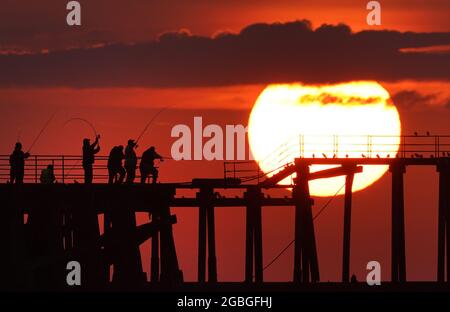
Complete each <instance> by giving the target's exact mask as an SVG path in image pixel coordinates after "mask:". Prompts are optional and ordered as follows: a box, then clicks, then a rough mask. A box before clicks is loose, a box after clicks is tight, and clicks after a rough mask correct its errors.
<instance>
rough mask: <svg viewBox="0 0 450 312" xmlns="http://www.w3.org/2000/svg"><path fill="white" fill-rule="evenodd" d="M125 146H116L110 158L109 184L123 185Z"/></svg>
mask: <svg viewBox="0 0 450 312" xmlns="http://www.w3.org/2000/svg"><path fill="white" fill-rule="evenodd" d="M123 159H124V155H123V146H122V145H118V146H114V147H113V148H112V149H111V152H109V157H108V175H109V179H108V183H110V184H111V183H122V182H123V179H124V177H125V169H123V167H122V160H123ZM117 175H119V177H117Z"/></svg>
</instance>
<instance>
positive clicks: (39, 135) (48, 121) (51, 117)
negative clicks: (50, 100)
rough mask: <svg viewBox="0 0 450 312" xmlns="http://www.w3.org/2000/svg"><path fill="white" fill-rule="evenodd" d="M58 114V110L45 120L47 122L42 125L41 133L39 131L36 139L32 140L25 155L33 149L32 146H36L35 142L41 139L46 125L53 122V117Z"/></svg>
mask: <svg viewBox="0 0 450 312" xmlns="http://www.w3.org/2000/svg"><path fill="white" fill-rule="evenodd" d="M57 112H58V110H55V112H54V113H53V114H52V115H51V116H50V118H49V119H48V120H47V122H46V123H45V124H44V126H43V127H42V129H41V131H39V133H38V135H37V136H36V138H35V139H34V141H33V143H31V145H30V147H29V148H28V150H27V153H29V152H30V151H31V149H32V148H33V147H34V145H35V144H36V142H37V141H38V140H39V138H40V137H41V135H42V134H43V133H44V131H45V129H47V127H48V125H49V124H50V122H51V121H52V120H53V118H54V117H55V115H56V113H57Z"/></svg>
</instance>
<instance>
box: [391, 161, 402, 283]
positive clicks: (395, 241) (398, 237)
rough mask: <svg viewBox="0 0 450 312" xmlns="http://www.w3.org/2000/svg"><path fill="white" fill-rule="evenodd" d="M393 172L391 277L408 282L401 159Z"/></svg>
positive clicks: (395, 163)
mask: <svg viewBox="0 0 450 312" xmlns="http://www.w3.org/2000/svg"><path fill="white" fill-rule="evenodd" d="M390 171H391V173H392V237H391V241H392V243H391V258H392V260H391V266H392V270H391V279H392V281H393V282H406V255H405V221H404V214H405V213H404V186H403V174H404V173H405V166H404V164H403V163H401V162H400V161H398V162H394V163H392V165H391V166H390Z"/></svg>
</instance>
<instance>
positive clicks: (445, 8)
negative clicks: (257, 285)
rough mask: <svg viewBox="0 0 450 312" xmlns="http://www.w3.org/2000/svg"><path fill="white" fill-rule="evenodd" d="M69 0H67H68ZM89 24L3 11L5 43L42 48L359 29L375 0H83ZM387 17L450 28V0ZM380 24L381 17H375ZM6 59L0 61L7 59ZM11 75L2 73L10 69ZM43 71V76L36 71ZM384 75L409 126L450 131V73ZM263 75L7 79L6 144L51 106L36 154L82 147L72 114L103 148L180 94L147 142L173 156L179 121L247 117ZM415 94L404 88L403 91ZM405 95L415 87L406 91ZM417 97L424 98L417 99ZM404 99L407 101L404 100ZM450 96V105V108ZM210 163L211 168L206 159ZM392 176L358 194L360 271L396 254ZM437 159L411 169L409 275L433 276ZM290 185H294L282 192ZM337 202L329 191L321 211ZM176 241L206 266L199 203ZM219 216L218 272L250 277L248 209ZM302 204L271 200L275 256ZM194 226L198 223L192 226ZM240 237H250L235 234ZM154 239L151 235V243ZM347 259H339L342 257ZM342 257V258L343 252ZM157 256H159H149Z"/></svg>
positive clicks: (217, 165) (171, 177) (61, 13)
mask: <svg viewBox="0 0 450 312" xmlns="http://www.w3.org/2000/svg"><path fill="white" fill-rule="evenodd" d="M63 2H64V1H63ZM80 2H81V3H82V6H83V26H82V27H81V28H72V29H71V28H68V27H66V26H65V25H64V24H61V22H62V21H63V22H64V21H65V14H66V11H65V7H64V6H61V5H60V4H61V3H60V2H58V3H57V2H56V1H52V0H41V1H32V2H30V1H25V0H17V1H7V2H6V3H2V4H1V10H0V51H2V50H8V51H9V50H16V51H41V50H54V49H68V48H73V47H86V46H92V45H96V44H98V43H105V42H107V43H108V42H109V43H110V42H136V41H139V42H141V41H148V40H155V39H156V38H157V36H158V35H159V34H161V33H164V32H167V31H176V30H179V29H188V30H189V31H190V32H191V33H193V34H199V35H204V36H213V35H214V34H217V33H218V32H223V31H231V32H234V33H237V32H239V31H240V30H241V29H242V28H244V27H246V26H248V25H249V24H252V23H256V22H265V23H272V22H287V21H293V20H301V19H309V20H311V21H312V23H313V25H314V28H315V27H318V26H320V24H322V23H330V24H337V23H341V22H342V23H346V24H348V25H349V26H350V27H351V28H352V29H353V30H354V31H359V30H361V29H368V28H369V27H368V26H367V25H366V24H365V18H366V14H367V11H366V10H365V4H366V3H367V1H358V0H346V1H330V0H315V1H304V0H292V1H291V0H289V1H282V0H278V1H269V0H248V1H238V0H227V1H209V0H197V1H172V0H171V1H127V2H126V3H127V4H126V5H125V4H124V2H123V1H113V0H97V1H80ZM381 3H382V14H383V15H382V22H383V25H382V26H381V27H374V28H373V29H377V30H378V29H394V30H400V31H416V32H445V31H450V19H449V18H448V16H450V14H449V13H450V1H448V0H435V1H420V0H409V1H408V0H399V1H392V0H390V1H381ZM370 29H372V28H370ZM0 70H1V69H0ZM0 75H1V72H0ZM41 78H42V77H36V80H39V79H41ZM380 83H381V84H382V85H383V86H384V87H385V88H386V89H387V90H388V91H389V92H390V93H391V95H395V94H399V93H401V92H404V91H407V93H406V95H407V96H408V97H407V101H406V103H405V104H404V105H403V106H401V104H402V103H398V104H399V106H401V107H399V110H400V118H401V121H402V126H403V129H404V131H405V133H412V132H413V131H419V132H425V131H431V132H432V133H447V134H448V133H450V123H449V122H448V121H449V120H450V109H449V107H450V104H449V103H450V100H449V99H450V83H449V82H448V81H445V82H444V81H415V80H408V81H398V82H386V81H380ZM264 87H265V85H263V84H248V85H245V86H242V85H235V86H227V87H222V86H219V87H192V88H179V87H176V88H175V87H172V88H142V87H123V88H84V89H77V88H68V87H64V88H54V87H41V88H29V87H26V88H25V87H15V88H0V118H1V119H2V120H3V121H2V122H1V123H0V142H1V143H0V154H8V153H10V151H11V149H12V147H13V145H14V143H15V141H16V140H17V138H18V137H20V140H22V141H23V143H24V145H25V147H26V146H27V145H29V144H30V142H32V140H33V138H34V137H35V135H36V134H37V132H38V131H39V129H40V128H41V127H42V125H43V124H44V122H45V121H46V120H47V119H48V117H49V116H50V115H51V114H52V113H53V112H54V111H55V109H58V113H57V115H56V118H55V120H54V121H53V122H52V124H51V125H50V126H49V128H48V129H47V131H46V132H45V134H44V136H43V137H42V139H41V140H40V141H39V142H38V144H37V145H36V147H35V148H34V149H33V151H32V153H39V154H44V153H51V154H60V153H70V154H78V153H79V152H80V143H81V139H82V138H83V137H84V136H89V135H91V133H90V130H89V129H86V127H84V126H83V125H76V124H74V125H70V126H67V127H64V126H63V125H64V122H65V121H66V120H67V119H69V118H72V117H84V118H87V119H89V120H90V121H92V122H93V123H94V124H95V126H96V127H97V130H98V132H99V133H101V134H102V135H103V136H102V141H101V144H102V148H103V150H102V153H101V154H102V155H106V154H107V153H108V152H109V149H110V148H111V147H112V146H113V145H115V144H118V143H121V144H124V143H125V142H126V140H128V139H129V138H133V137H135V136H137V135H138V134H139V133H140V131H141V130H142V129H143V127H144V126H145V124H146V123H147V122H148V120H149V119H150V118H152V116H153V115H154V113H155V111H156V110H157V108H160V107H165V106H167V105H173V104H175V106H173V107H172V108H170V109H169V110H168V111H167V112H165V113H163V114H161V116H160V117H159V118H158V120H157V122H156V123H155V124H154V125H153V126H152V128H151V129H150V131H149V133H148V134H146V135H145V137H144V138H143V140H142V142H141V145H142V146H147V145H151V144H152V145H156V146H158V149H159V151H160V152H161V153H162V154H165V155H169V153H170V146H171V143H172V142H173V139H172V138H170V130H171V128H172V126H173V125H175V124H177V123H185V124H192V118H193V117H194V116H203V118H204V120H205V123H217V124H219V125H225V124H235V123H242V124H246V123H247V121H248V114H249V112H250V109H251V107H252V105H253V103H254V101H255V100H256V98H257V96H258V94H259V93H260V92H261V91H262V90H263V89H264ZM404 94H405V93H404ZM399 99H403V101H405V97H399ZM416 102H417V103H416ZM396 104H397V103H396ZM447 105H449V107H446V106H447ZM207 165H208V166H207V167H206V166H205V163H204V162H203V163H202V162H195V161H192V162H183V163H180V162H168V163H166V164H164V165H163V166H162V167H161V180H162V181H163V182H167V181H187V180H190V179H191V178H192V177H218V176H222V174H223V172H222V169H223V165H222V163H221V162H211V163H208V164H207ZM205 168H207V169H206V170H205ZM389 178H390V177H389V176H388V175H386V176H384V177H383V178H382V179H381V180H380V181H379V182H377V183H375V185H374V186H372V187H370V188H369V189H367V190H365V191H363V192H360V193H358V194H357V195H355V199H354V207H355V208H354V220H355V221H354V223H353V226H354V232H353V235H354V236H353V237H352V239H353V241H352V244H353V248H354V249H353V251H352V270H353V271H354V272H356V273H357V274H358V276H359V277H360V279H362V278H363V274H364V273H365V265H366V263H367V262H368V261H370V260H380V262H381V264H382V267H383V269H382V274H383V277H384V278H388V277H389V270H390V269H389V262H390V250H389V248H390V247H389V244H390V210H389V207H390V189H389V188H390V181H389ZM436 178H437V176H436V172H435V171H434V169H417V168H415V169H410V170H408V175H407V178H406V184H405V187H406V205H407V209H406V230H407V255H408V257H410V258H409V259H410V260H409V262H408V274H409V275H408V277H409V278H410V279H432V278H434V277H435V273H434V272H435V271H434V270H435V265H436V259H435V255H436V243H435V241H436V234H437V230H436V215H437V192H436V190H437V183H436V181H437V180H436ZM285 194H287V193H286V192H284V193H283V195H285ZM325 202H326V199H318V200H317V201H316V205H315V208H314V209H315V211H317V210H318V209H320V207H321V206H322V205H323V204H324V203H325ZM342 205H343V203H342V198H341V197H338V198H337V199H336V200H335V201H334V202H333V204H332V205H330V207H329V208H327V212H326V213H324V214H323V216H321V218H320V219H319V220H318V221H317V240H318V250H319V259H321V260H320V261H321V262H320V264H321V266H322V279H323V280H325V281H326V280H338V279H339V277H340V257H341V254H340V252H341V246H342V241H341V238H342V237H341V236H342V235H341V232H342ZM176 214H177V215H178V220H179V223H178V224H177V225H176V226H175V234H176V238H175V239H176V244H177V249H178V253H179V257H180V263H181V266H182V268H183V270H184V271H185V277H186V278H187V279H188V280H193V279H194V278H195V276H196V254H195V251H194V250H193V248H192V246H197V245H196V234H195V233H196V231H197V227H196V224H195V222H196V212H191V211H185V210H181V209H179V210H177V211H176ZM216 218H217V223H218V227H217V237H218V261H219V263H218V265H219V279H222V280H240V279H242V277H243V268H244V261H243V260H244V258H243V253H244V239H243V238H244V226H245V223H244V222H245V219H244V212H243V210H236V211H233V212H228V211H224V210H223V209H222V210H219V211H218V212H217V214H216ZM292 220H293V210H292V209H284V208H282V209H280V208H270V209H267V210H265V212H264V225H263V227H264V241H265V245H264V260H265V262H267V261H269V260H270V259H271V258H272V257H273V256H275V255H276V254H277V253H278V252H279V249H280V246H284V245H285V244H286V242H289V241H290V240H291V239H292V237H293V224H292ZM192 233H194V234H192ZM236 241H240V242H241V244H237V245H236V244H235V242H236ZM147 247H148V246H147ZM336 259H337V260H336ZM336 261H337V262H338V263H335V262H336ZM145 265H146V269H147V268H148V267H149V264H148V259H147V260H146V261H145ZM291 267H292V250H291V251H289V252H288V253H287V254H286V255H284V256H283V257H282V258H280V260H279V262H277V263H276V264H275V265H274V266H273V268H271V269H270V270H268V271H267V275H266V276H267V277H268V278H269V279H270V280H286V279H289V278H290V276H291V273H292V272H291Z"/></svg>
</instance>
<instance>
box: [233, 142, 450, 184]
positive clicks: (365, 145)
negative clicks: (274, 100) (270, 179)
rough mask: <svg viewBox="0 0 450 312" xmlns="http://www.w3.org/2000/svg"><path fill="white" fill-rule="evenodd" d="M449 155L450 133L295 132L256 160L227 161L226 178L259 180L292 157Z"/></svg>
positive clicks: (425, 156)
mask: <svg viewBox="0 0 450 312" xmlns="http://www.w3.org/2000/svg"><path fill="white" fill-rule="evenodd" d="M449 156H450V135H430V134H427V135H418V134H417V135H415V134H414V135H402V136H389V135H294V136H292V137H291V138H289V139H288V140H286V141H285V142H283V143H282V144H280V145H279V146H278V147H277V148H275V149H274V150H272V151H271V152H270V153H268V154H267V155H266V156H265V157H263V158H262V159H259V160H258V161H251V162H250V161H226V162H225V163H224V177H225V178H243V179H250V180H252V181H253V180H257V181H259V180H260V179H261V178H263V177H264V176H265V175H267V174H264V173H262V172H261V168H264V169H265V171H270V173H275V172H276V171H277V170H282V168H283V167H284V166H286V165H288V164H290V163H292V162H293V160H294V158H338V159H339V158H439V157H449ZM268 169H269V170H268Z"/></svg>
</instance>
